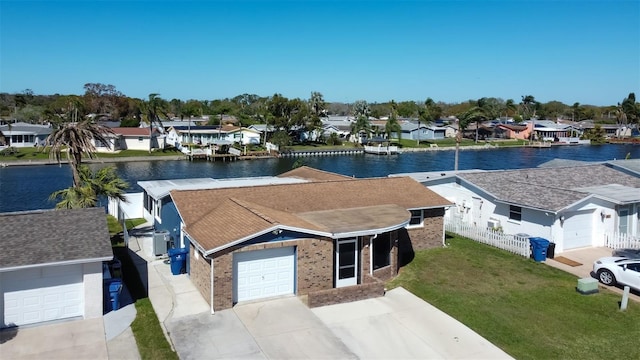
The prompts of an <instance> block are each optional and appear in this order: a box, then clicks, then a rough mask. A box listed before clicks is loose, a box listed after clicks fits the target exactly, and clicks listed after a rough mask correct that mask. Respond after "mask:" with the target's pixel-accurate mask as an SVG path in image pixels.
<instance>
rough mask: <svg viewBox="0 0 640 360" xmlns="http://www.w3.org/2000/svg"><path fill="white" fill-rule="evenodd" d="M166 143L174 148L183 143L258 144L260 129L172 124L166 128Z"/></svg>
mask: <svg viewBox="0 0 640 360" xmlns="http://www.w3.org/2000/svg"><path fill="white" fill-rule="evenodd" d="M167 143H168V144H169V145H171V146H174V147H176V148H181V147H182V146H184V145H185V144H197V145H203V146H206V145H231V144H233V143H238V144H241V145H249V144H260V131H258V130H255V129H251V128H240V127H237V126H232V125H225V126H218V125H206V126H194V127H189V126H173V127H170V128H169V129H168V130H167Z"/></svg>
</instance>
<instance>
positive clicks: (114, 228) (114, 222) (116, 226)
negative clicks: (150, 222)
mask: <svg viewBox="0 0 640 360" xmlns="http://www.w3.org/2000/svg"><path fill="white" fill-rule="evenodd" d="M145 222H146V220H145V219H143V218H137V219H127V220H125V225H126V226H127V230H131V229H133V228H134V227H136V226H138V225H142V224H144V223H145ZM107 226H108V227H109V234H110V235H111V236H113V235H115V234H118V233H121V232H122V230H123V229H122V223H121V222H119V221H118V219H116V218H115V217H114V216H112V215H107Z"/></svg>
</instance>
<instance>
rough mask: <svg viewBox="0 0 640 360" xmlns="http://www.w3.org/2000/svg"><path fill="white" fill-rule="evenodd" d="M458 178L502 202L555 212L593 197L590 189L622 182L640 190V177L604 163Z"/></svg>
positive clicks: (474, 174) (498, 172)
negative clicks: (588, 189) (587, 189)
mask: <svg viewBox="0 0 640 360" xmlns="http://www.w3.org/2000/svg"><path fill="white" fill-rule="evenodd" d="M458 177H459V178H460V179H462V180H463V181H466V182H468V183H470V184H472V185H474V186H476V187H478V188H480V189H482V190H484V191H485V192H487V193H489V194H491V195H492V196H494V197H495V198H496V199H497V200H498V201H502V202H506V203H512V204H517V205H522V206H525V207H530V208H535V209H541V210H550V211H554V212H557V211H560V210H562V209H564V208H566V207H568V206H570V205H572V204H575V203H576V202H578V201H580V200H582V199H584V198H586V197H587V196H590V192H589V191H585V189H586V188H590V189H593V188H594V187H597V186H603V187H604V186H608V185H611V184H618V185H621V186H623V187H626V188H638V191H639V192H640V178H638V177H634V176H631V175H627V174H625V173H623V172H621V171H617V170H615V169H612V168H610V167H608V166H605V165H602V164H595V165H584V166H570V167H552V168H533V169H520V170H506V171H487V172H478V173H463V174H458Z"/></svg>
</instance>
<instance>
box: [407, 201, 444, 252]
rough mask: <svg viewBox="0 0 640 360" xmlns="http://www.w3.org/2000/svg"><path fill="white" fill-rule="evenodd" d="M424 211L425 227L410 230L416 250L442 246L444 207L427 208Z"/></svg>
mask: <svg viewBox="0 0 640 360" xmlns="http://www.w3.org/2000/svg"><path fill="white" fill-rule="evenodd" d="M424 213H425V214H424V227H421V228H414V229H409V230H408V232H409V237H410V238H411V245H412V246H413V250H414V251H418V250H425V249H432V248H435V247H441V246H442V234H443V231H444V218H443V216H444V208H440V209H430V210H425V211H424Z"/></svg>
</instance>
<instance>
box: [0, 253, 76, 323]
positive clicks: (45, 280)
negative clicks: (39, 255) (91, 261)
mask: <svg viewBox="0 0 640 360" xmlns="http://www.w3.org/2000/svg"><path fill="white" fill-rule="evenodd" d="M70 269H71V270H70ZM73 269H75V270H80V271H81V270H82V267H80V266H68V267H67V266H62V267H51V268H44V269H27V270H26V271H24V270H21V271H16V272H10V273H4V274H2V290H3V294H2V301H3V303H4V310H3V311H4V324H6V325H10V324H12V325H27V324H34V323H38V322H43V321H50V320H58V319H65V318H70V317H78V316H83V315H84V286H83V283H82V277H83V276H82V273H74V271H73ZM64 274H66V275H64ZM50 275H55V276H50ZM2 325H3V324H0V326H2Z"/></svg>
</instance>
